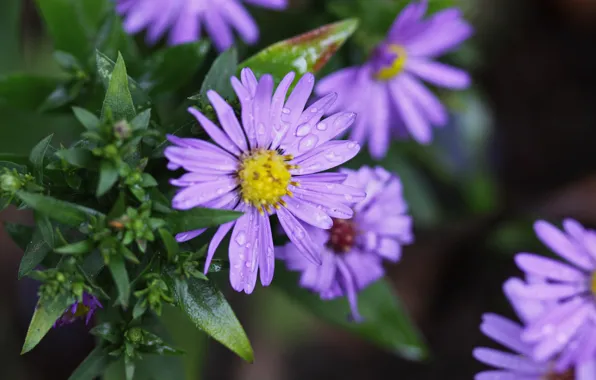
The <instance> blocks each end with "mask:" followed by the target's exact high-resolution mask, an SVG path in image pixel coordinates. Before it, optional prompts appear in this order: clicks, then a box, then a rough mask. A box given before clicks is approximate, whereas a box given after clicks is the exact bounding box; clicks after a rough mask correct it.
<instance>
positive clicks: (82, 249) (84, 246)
mask: <svg viewBox="0 0 596 380" xmlns="http://www.w3.org/2000/svg"><path fill="white" fill-rule="evenodd" d="M93 247H94V244H93V241H91V240H83V241H79V242H76V243H72V244H68V245H65V246H62V247H59V248H56V249H54V252H56V253H60V254H63V255H80V254H83V253H87V252H89V251H91V250H92V249H93Z"/></svg>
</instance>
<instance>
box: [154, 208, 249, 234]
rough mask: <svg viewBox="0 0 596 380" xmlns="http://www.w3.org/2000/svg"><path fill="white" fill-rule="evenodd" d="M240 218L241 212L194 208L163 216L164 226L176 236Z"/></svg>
mask: <svg viewBox="0 0 596 380" xmlns="http://www.w3.org/2000/svg"><path fill="white" fill-rule="evenodd" d="M241 216H242V213H241V212H238V211H231V210H218V209H210V208H200V207H195V208H193V209H191V210H187V211H176V212H172V213H169V214H168V215H166V216H165V220H166V224H167V225H168V226H169V227H170V228H171V229H172V231H173V232H174V233H175V234H177V233H180V232H186V231H192V230H198V229H201V228H207V227H214V226H219V225H220V224H224V223H228V222H231V221H233V220H236V219H238V218H239V217H241Z"/></svg>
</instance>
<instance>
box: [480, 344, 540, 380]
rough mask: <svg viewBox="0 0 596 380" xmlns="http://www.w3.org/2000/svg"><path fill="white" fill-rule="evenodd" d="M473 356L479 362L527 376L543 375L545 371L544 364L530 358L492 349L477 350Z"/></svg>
mask: <svg viewBox="0 0 596 380" xmlns="http://www.w3.org/2000/svg"><path fill="white" fill-rule="evenodd" d="M473 355H474V357H475V358H476V359H477V360H479V361H481V362H483V363H485V364H488V365H491V366H493V367H497V368H503V369H509V370H513V371H516V372H521V373H525V374H536V375H541V374H542V373H543V371H544V369H545V368H544V365H543V364H540V363H536V362H534V361H532V360H531V359H529V358H524V357H520V356H519V355H513V354H509V353H506V352H502V351H498V350H493V349H491V348H476V349H475V350H474V352H473Z"/></svg>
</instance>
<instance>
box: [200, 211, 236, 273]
mask: <svg viewBox="0 0 596 380" xmlns="http://www.w3.org/2000/svg"><path fill="white" fill-rule="evenodd" d="M234 224H236V221H235V220H234V221H232V222H228V223H225V224H222V225H221V226H219V228H218V229H217V231H216V232H215V234H214V235H213V237H212V238H211V241H210V242H209V247H208V248H207V257H206V258H205V268H204V269H203V273H205V274H207V272H208V271H209V267H210V266H211V260H213V256H214V255H215V251H216V250H217V247H219V244H220V243H221V241H222V240H223V239H224V238H225V237H226V235H227V234H228V232H230V230H231V229H232V227H234Z"/></svg>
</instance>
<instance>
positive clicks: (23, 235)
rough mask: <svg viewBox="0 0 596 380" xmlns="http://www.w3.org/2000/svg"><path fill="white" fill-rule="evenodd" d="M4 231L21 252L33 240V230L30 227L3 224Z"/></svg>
mask: <svg viewBox="0 0 596 380" xmlns="http://www.w3.org/2000/svg"><path fill="white" fill-rule="evenodd" d="M4 230H5V231H6V232H7V233H8V235H9V236H10V238H11V239H12V241H14V242H15V244H16V245H17V246H18V247H19V248H20V249H22V250H23V251H25V250H26V249H27V245H28V244H29V243H30V242H31V240H32V239H33V231H34V228H33V227H31V226H24V225H22V224H16V223H8V222H4Z"/></svg>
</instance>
